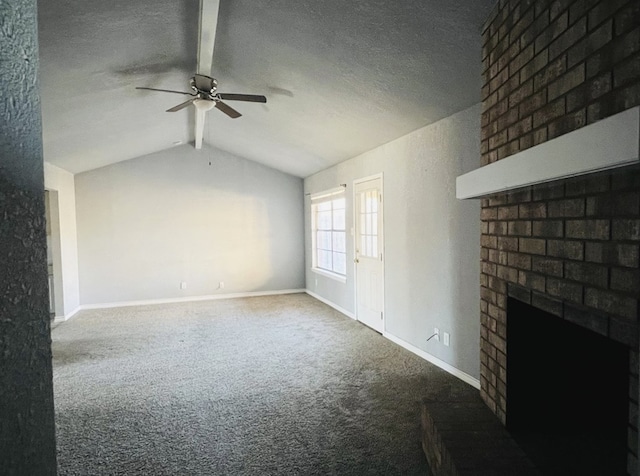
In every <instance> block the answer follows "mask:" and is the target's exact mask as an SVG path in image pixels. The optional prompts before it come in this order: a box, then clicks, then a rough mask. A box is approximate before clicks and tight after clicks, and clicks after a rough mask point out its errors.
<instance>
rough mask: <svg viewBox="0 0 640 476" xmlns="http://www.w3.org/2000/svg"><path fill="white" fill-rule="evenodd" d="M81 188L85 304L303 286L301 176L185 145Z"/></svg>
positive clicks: (85, 176) (99, 174) (81, 177)
mask: <svg viewBox="0 0 640 476" xmlns="http://www.w3.org/2000/svg"><path fill="white" fill-rule="evenodd" d="M209 161H211V165H209ZM75 183H76V206H77V232H78V262H79V274H80V301H81V302H80V303H81V304H85V305H86V304H103V303H113V302H126V301H139V300H153V299H167V298H182V297H192V296H209V295H215V294H228V293H241V292H263V291H273V290H286V289H301V288H304V245H303V242H304V237H303V233H304V232H303V205H302V196H303V192H302V187H303V184H302V179H300V178H297V177H293V176H290V175H287V174H284V173H282V172H279V171H276V170H273V169H270V168H268V167H265V166H263V165H259V164H257V163H255V162H251V161H248V160H245V159H241V158H238V157H235V156H233V155H231V154H228V153H225V152H222V151H219V150H215V149H211V148H204V149H202V150H201V151H197V150H195V149H194V148H193V146H191V145H184V146H181V147H177V148H173V149H169V150H166V151H163V152H159V153H156V154H151V155H148V156H144V157H140V158H137V159H133V160H129V161H125V162H121V163H118V164H114V165H111V166H108V167H104V168H101V169H97V170H93V171H89V172H85V173H81V174H78V175H76V176H75ZM220 281H223V282H224V284H225V287H224V289H219V288H218V285H219V282H220ZM181 282H186V283H187V288H186V289H184V290H182V289H180V283H181Z"/></svg>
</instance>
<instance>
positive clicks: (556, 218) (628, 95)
mask: <svg viewBox="0 0 640 476" xmlns="http://www.w3.org/2000/svg"><path fill="white" fill-rule="evenodd" d="M639 18H640V2H638V0H603V1H595V0H555V1H550V0H501V1H500V2H499V4H498V5H497V6H496V8H495V9H494V12H493V13H492V15H491V17H490V18H489V20H488V21H487V23H486V25H485V29H484V32H483V65H484V68H483V69H484V73H483V83H484V87H483V88H482V97H483V113H482V148H481V151H482V165H486V164H489V163H492V162H495V161H497V160H501V159H503V158H505V157H508V156H510V155H513V154H515V153H517V152H520V151H522V150H525V149H528V148H530V147H533V146H535V145H537V144H540V143H542V142H545V141H548V140H552V139H554V138H555V137H558V136H559V135H562V134H565V133H567V132H570V131H573V130H575V129H578V128H580V127H583V126H585V125H588V124H591V123H593V122H595V121H598V120H600V119H602V118H604V117H608V116H610V115H613V114H615V113H617V112H620V111H623V110H625V109H629V108H632V107H635V106H638V105H640V20H639ZM639 190H640V171H639V169H638V168H637V167H631V168H630V167H628V168H626V169H620V170H618V171H616V172H612V173H602V174H597V175H595V174H594V175H591V176H587V177H585V178H577V179H570V180H563V181H557V182H554V183H552V184H549V185H543V186H536V187H528V188H526V189H522V190H518V191H516V192H512V193H509V194H502V195H498V196H494V197H491V198H487V199H484V200H483V201H482V264H481V266H482V268H481V270H482V274H481V286H482V288H481V298H482V300H481V355H480V360H481V370H480V375H481V379H480V380H481V394H482V397H483V399H484V401H485V402H486V403H487V405H488V406H489V407H490V408H491V409H492V410H493V411H494V412H495V413H496V414H497V415H498V416H499V417H500V418H501V419H502V421H503V422H504V421H505V417H506V399H507V394H506V388H507V387H506V362H507V356H506V352H507V349H506V324H507V323H506V314H507V308H506V305H507V296H508V295H511V296H513V297H516V298H518V299H520V300H523V301H525V302H528V303H531V304H533V305H534V306H537V307H539V308H541V309H544V310H546V311H548V312H551V313H553V314H555V315H557V316H559V317H562V318H565V319H568V320H571V321H573V322H575V323H577V324H579V325H581V326H584V327H587V328H590V329H592V330H594V331H596V332H598V333H601V334H603V335H606V336H608V337H610V338H612V339H615V340H617V341H619V342H623V343H625V344H627V345H628V346H629V347H630V348H631V349H632V352H631V356H632V357H631V358H632V359H633V361H634V362H633V363H632V368H634V369H637V368H638V365H637V359H638V353H637V349H638V298H639V290H640V262H639V261H640V258H639V256H640V195H639ZM637 380H638V379H637V375H634V376H632V385H634V386H635V388H637V383H638V382H637ZM636 394H637V391H636ZM631 405H632V407H633V408H632V412H631V413H632V414H634V413H637V401H635V400H632V402H631ZM633 425H636V424H635V422H634V423H633ZM630 432H631V433H632V434H633V436H632V437H631V438H630V440H631V439H633V438H637V428H636V427H635V426H631V427H630Z"/></svg>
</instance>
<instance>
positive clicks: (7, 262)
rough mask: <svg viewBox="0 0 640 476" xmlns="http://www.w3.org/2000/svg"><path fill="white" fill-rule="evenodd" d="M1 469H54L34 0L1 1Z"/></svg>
mask: <svg viewBox="0 0 640 476" xmlns="http://www.w3.org/2000/svg"><path fill="white" fill-rule="evenodd" d="M0 25H2V27H0V45H2V47H1V48H0V90H1V91H2V93H1V95H0V217H2V218H0V220H1V221H0V293H1V294H0V474H2V475H25V474H37V475H53V474H56V453H55V427H54V410H53V378H52V371H51V337H50V336H51V332H50V328H49V298H48V290H47V257H46V235H45V222H44V213H45V211H44V174H43V166H42V126H41V121H40V100H39V92H38V78H37V74H38V45H37V25H36V1H35V0H12V1H11V2H0Z"/></svg>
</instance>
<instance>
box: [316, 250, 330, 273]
mask: <svg viewBox="0 0 640 476" xmlns="http://www.w3.org/2000/svg"><path fill="white" fill-rule="evenodd" d="M318 268H324V269H328V270H331V251H324V250H318Z"/></svg>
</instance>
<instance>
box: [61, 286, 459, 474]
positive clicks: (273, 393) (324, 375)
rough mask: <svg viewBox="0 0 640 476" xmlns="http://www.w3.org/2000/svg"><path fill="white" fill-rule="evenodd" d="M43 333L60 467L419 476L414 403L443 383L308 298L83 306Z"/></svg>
mask: <svg viewBox="0 0 640 476" xmlns="http://www.w3.org/2000/svg"><path fill="white" fill-rule="evenodd" d="M52 339H53V355H54V361H53V365H54V391H55V405H56V424H57V444H58V464H59V474H61V475H330V474H334V475H379V474H380V475H383V474H388V475H395V474H402V475H426V474H428V469H427V463H426V460H425V457H424V453H423V452H422V449H421V446H420V416H419V414H420V400H421V398H422V397H425V396H434V394H436V393H437V392H442V391H448V390H446V389H443V388H442V386H443V385H444V386H448V385H449V386H450V385H451V384H450V383H444V382H445V380H446V379H445V378H443V377H444V376H445V374H444V373H443V371H442V370H440V369H438V368H436V367H434V366H432V365H431V364H429V363H428V362H425V361H424V360H422V359H420V358H419V357H417V356H415V355H413V354H411V353H410V352H408V351H406V350H404V349H402V348H400V347H399V346H397V345H395V344H394V343H392V342H390V341H388V340H386V339H384V338H383V337H381V336H380V335H379V334H376V333H375V332H373V331H371V330H370V329H368V328H366V327H365V326H363V325H361V324H359V323H357V322H355V321H352V320H351V319H349V318H347V317H345V316H343V315H342V314H340V313H338V312H336V311H334V310H332V309H331V308H329V307H328V306H326V305H324V304H322V303H320V302H318V301H316V300H315V299H313V298H311V297H309V296H307V295H305V294H295V295H286V296H273V297H256V298H246V299H228V300H220V301H205V302H193V303H181V304H168V305H154V306H140V307H128V308H118V309H106V310H93V311H82V312H81V313H79V314H78V315H77V316H76V317H74V318H73V319H72V320H70V321H68V322H66V323H63V324H59V325H56V326H55V327H54V328H53V331H52ZM447 382H449V381H447ZM454 385H455V384H454ZM460 385H466V384H463V383H462V382H460Z"/></svg>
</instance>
